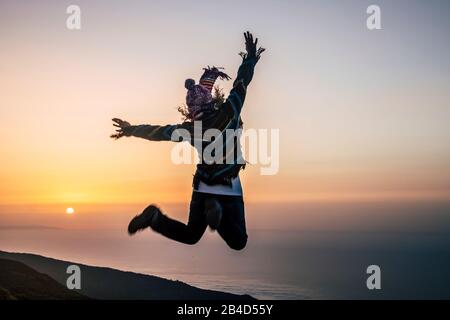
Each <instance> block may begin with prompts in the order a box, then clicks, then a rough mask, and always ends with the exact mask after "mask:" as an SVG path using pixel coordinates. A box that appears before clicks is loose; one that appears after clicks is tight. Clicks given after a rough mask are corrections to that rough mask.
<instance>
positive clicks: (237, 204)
mask: <svg viewBox="0 0 450 320" xmlns="http://www.w3.org/2000/svg"><path fill="white" fill-rule="evenodd" d="M244 37H245V48H246V53H241V56H242V58H243V61H242V64H241V65H240V67H239V70H238V73H237V77H236V79H235V81H234V83H233V88H232V90H231V92H230V94H229V96H228V98H227V99H226V100H225V102H223V103H221V104H220V105H217V104H216V105H214V103H213V102H212V101H211V99H210V97H209V95H208V92H206V91H205V90H204V89H205V87H207V89H208V90H211V88H212V84H214V81H215V79H216V78H217V77H221V78H225V79H228V78H229V77H228V76H227V75H226V74H224V73H222V72H220V71H219V70H218V69H217V68H214V67H213V68H207V69H205V73H204V75H203V76H202V79H200V85H195V81H194V80H192V79H188V80H186V83H185V86H186V88H187V89H188V90H189V91H188V95H187V103H188V107H189V110H191V107H192V111H193V112H195V115H191V116H188V117H187V120H186V121H184V122H183V123H181V124H177V125H165V126H158V125H136V126H135V125H130V123H128V122H127V121H123V120H121V119H118V118H114V119H113V122H114V126H115V127H117V128H118V129H117V130H116V133H115V134H113V135H111V138H114V139H119V138H121V137H131V136H133V137H139V138H144V139H147V140H152V141H180V139H178V138H174V137H176V136H177V135H176V134H175V133H177V131H176V130H183V129H184V131H183V132H188V133H189V134H190V137H191V138H190V140H189V142H190V143H191V144H192V145H193V146H194V147H197V148H198V143H196V141H195V140H196V138H195V134H196V130H198V129H196V130H194V128H195V126H197V125H198V122H199V121H200V122H201V133H202V137H203V133H204V132H205V131H206V130H208V129H216V132H219V137H216V139H214V140H213V141H222V142H223V144H224V145H223V150H227V151H228V150H232V151H233V152H232V154H233V159H232V161H230V159H229V158H228V157H227V153H225V155H224V156H223V160H224V161H218V162H217V161H216V162H213V163H211V162H210V161H206V160H205V159H200V160H204V161H200V162H199V164H197V169H196V172H195V175H194V180H193V192H192V199H191V203H190V212H189V220H188V223H187V225H186V224H184V223H181V222H179V221H176V220H173V219H171V218H169V217H167V216H166V215H165V214H163V213H162V212H161V210H160V209H159V208H158V207H157V206H155V205H153V204H152V205H150V206H148V207H147V208H146V209H145V210H144V211H143V212H142V213H141V214H139V215H137V216H136V217H134V218H133V219H132V220H131V222H130V224H129V226H128V232H129V234H130V235H133V234H135V233H136V232H137V231H141V230H144V229H146V228H148V227H150V228H152V229H153V230H154V231H156V232H158V233H160V234H162V235H164V236H166V237H168V238H170V239H173V240H176V241H179V242H182V243H185V244H195V243H197V242H198V241H199V240H200V238H201V237H202V236H203V234H204V232H205V230H206V228H207V226H208V225H209V226H210V228H211V229H213V230H217V232H218V233H219V234H220V236H221V237H222V238H223V239H224V240H225V242H226V243H227V244H228V246H229V247H230V248H232V249H235V250H242V249H243V248H244V247H245V246H246V244H247V232H246V226H245V213H244V201H243V197H242V187H241V183H240V180H239V172H240V170H241V169H243V168H244V167H245V161H242V160H243V159H242V156H241V150H240V148H241V146H240V144H239V141H238V139H235V138H233V139H226V135H225V132H226V131H228V130H230V129H232V130H238V129H240V128H241V126H242V121H241V119H240V114H241V110H242V107H243V103H244V100H245V96H246V92H247V87H248V85H249V83H250V82H251V80H252V78H253V72H254V68H255V65H256V63H257V62H258V61H259V58H260V56H261V54H262V53H263V52H264V51H265V49H264V48H261V47H260V48H257V44H258V39H255V41H254V40H253V35H252V34H251V33H250V32H246V33H244ZM196 92H199V95H196ZM197 98H198V99H197ZM190 101H192V104H191V105H190V104H189V102H190ZM196 101H200V103H194V102H196ZM204 111H206V112H204ZM193 120H195V121H193ZM178 136H179V135H178ZM201 139H202V140H201V143H200V146H201V147H202V150H204V148H206V147H207V146H208V145H210V144H211V143H212V141H205V140H204V139H203V138H201ZM217 139H219V140H217ZM230 144H231V145H230ZM228 154H229V152H228ZM199 155H200V157H201V158H203V157H204V156H203V153H202V152H199Z"/></svg>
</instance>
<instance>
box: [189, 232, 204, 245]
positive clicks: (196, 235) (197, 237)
mask: <svg viewBox="0 0 450 320" xmlns="http://www.w3.org/2000/svg"><path fill="white" fill-rule="evenodd" d="M202 235H203V234H202V233H201V234H199V233H192V234H191V235H190V236H189V237H188V239H186V243H187V244H190V245H194V244H196V243H197V242H199V241H200V239H201V238H202Z"/></svg>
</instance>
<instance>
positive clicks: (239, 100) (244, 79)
mask: <svg viewBox="0 0 450 320" xmlns="http://www.w3.org/2000/svg"><path fill="white" fill-rule="evenodd" d="M244 37H245V48H246V51H247V53H243V54H241V55H242V57H243V61H242V64H241V65H240V67H239V69H238V73H237V76H236V79H235V80H234V83H233V89H231V91H230V95H229V96H228V98H227V100H226V102H225V103H227V104H229V105H230V106H231V107H232V108H233V112H234V113H237V114H239V113H240V112H241V109H242V106H243V105H244V100H245V95H246V92H247V87H248V85H249V84H250V82H251V81H252V79H253V73H254V70H255V66H256V64H257V63H258V61H259V58H260V57H261V54H262V53H263V52H264V51H265V49H264V48H261V47H260V48H258V49H257V44H258V38H256V39H255V41H253V35H252V34H251V33H250V32H246V33H244Z"/></svg>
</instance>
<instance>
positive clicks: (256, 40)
mask: <svg viewBox="0 0 450 320" xmlns="http://www.w3.org/2000/svg"><path fill="white" fill-rule="evenodd" d="M257 44H258V38H256V39H255V47H256V45H257Z"/></svg>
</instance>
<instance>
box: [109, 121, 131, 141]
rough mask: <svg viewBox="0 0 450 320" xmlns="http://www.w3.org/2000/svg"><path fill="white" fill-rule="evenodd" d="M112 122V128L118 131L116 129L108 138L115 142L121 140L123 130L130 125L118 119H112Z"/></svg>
mask: <svg viewBox="0 0 450 320" xmlns="http://www.w3.org/2000/svg"><path fill="white" fill-rule="evenodd" d="M112 121H113V122H114V123H113V126H114V127H117V128H118V129H116V133H114V134H112V135H110V137H111V138H113V139H116V140H117V139H120V138H122V137H123V136H124V135H125V131H124V129H126V128H128V127H130V126H131V124H130V123H129V122H128V121H124V120H121V119H119V118H114V119H112Z"/></svg>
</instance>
